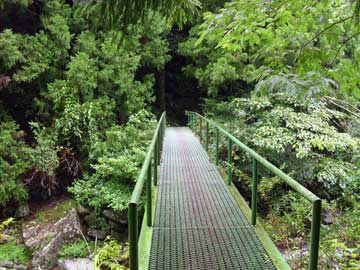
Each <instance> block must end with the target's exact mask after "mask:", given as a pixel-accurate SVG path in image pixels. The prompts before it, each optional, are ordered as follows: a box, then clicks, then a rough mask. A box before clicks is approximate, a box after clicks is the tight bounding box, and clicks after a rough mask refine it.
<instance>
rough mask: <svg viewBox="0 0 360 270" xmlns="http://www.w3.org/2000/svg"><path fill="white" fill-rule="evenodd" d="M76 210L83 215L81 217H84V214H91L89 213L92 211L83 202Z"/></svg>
mask: <svg viewBox="0 0 360 270" xmlns="http://www.w3.org/2000/svg"><path fill="white" fill-rule="evenodd" d="M76 212H77V213H78V215H79V216H81V217H82V216H87V215H89V214H90V213H91V211H90V210H89V209H88V208H86V207H84V206H82V205H81V204H78V205H77V206H76Z"/></svg>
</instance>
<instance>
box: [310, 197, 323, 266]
mask: <svg viewBox="0 0 360 270" xmlns="http://www.w3.org/2000/svg"><path fill="white" fill-rule="evenodd" d="M320 223H321V200H320V199H319V200H316V201H314V202H313V205H312V221H311V240H310V264H309V269H310V270H317V269H318V267H317V265H318V258H319V242H320Z"/></svg>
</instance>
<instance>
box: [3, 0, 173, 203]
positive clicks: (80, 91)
mask: <svg viewBox="0 0 360 270" xmlns="http://www.w3.org/2000/svg"><path fill="white" fill-rule="evenodd" d="M41 5H42V8H41V13H40V14H39V17H40V18H39V27H38V29H36V30H35V32H34V33H21V34H20V33H15V32H14V31H13V30H12V29H3V31H2V32H1V33H0V48H1V53H0V91H1V93H2V95H1V99H0V108H1V111H0V120H1V121H2V123H1V129H0V134H1V136H0V138H1V159H2V160H4V162H1V165H0V166H1V171H0V178H1V183H0V187H1V189H0V190H1V194H3V195H2V196H1V205H2V206H5V205H6V204H7V203H9V202H10V201H14V202H21V201H24V200H26V198H27V196H28V193H29V191H30V193H31V195H32V196H41V197H43V198H47V197H49V196H52V195H53V194H57V193H59V190H64V187H66V186H68V185H69V184H70V183H71V181H72V180H73V179H74V178H80V179H79V180H78V181H76V183H75V185H74V186H73V187H72V188H70V190H71V192H72V193H73V194H74V195H75V197H76V198H77V199H78V200H79V202H81V203H84V204H85V205H87V206H89V207H91V208H95V209H97V210H100V209H101V208H102V207H110V208H114V209H116V210H123V209H125V208H126V204H127V200H128V198H129V193H130V191H131V186H132V185H133V182H134V181H135V179H136V176H137V173H138V170H139V167H140V166H141V163H142V159H143V158H144V151H145V148H146V146H147V142H148V139H149V138H150V136H151V132H152V128H153V127H154V125H153V123H154V120H153V116H152V115H151V113H149V112H148V110H147V108H149V107H148V106H149V105H151V104H152V102H153V101H154V95H153V86H154V83H155V77H154V73H155V72H156V71H157V70H161V69H162V68H163V66H164V64H165V63H166V62H167V61H168V60H169V59H170V57H169V55H168V50H169V49H168V42H167V40H166V39H165V35H166V33H167V32H168V31H169V30H170V25H169V24H168V22H167V21H166V20H165V19H163V18H162V17H161V16H160V15H159V14H158V13H157V12H154V11H150V10H148V9H147V11H146V12H145V11H144V12H145V13H144V14H142V17H143V18H142V20H143V23H142V24H129V25H127V27H126V28H122V30H121V31H114V30H111V29H108V30H104V31H94V30H93V28H92V24H93V21H92V20H91V19H87V18H86V16H85V14H84V13H83V12H78V11H79V9H81V7H76V6H75V7H71V6H70V5H68V4H65V1H63V0H51V1H46V2H45V3H42V4H41ZM13 7H16V8H17V9H20V10H21V9H22V10H23V11H24V12H25V11H27V9H31V8H32V5H31V1H27V2H26V3H25V2H23V1H21V3H20V2H19V3H12V5H10V4H7V3H4V4H3V5H2V8H3V9H4V16H8V15H7V14H8V13H7V12H8V11H9V13H10V10H11V9H12V8H13ZM24 116H25V119H24ZM14 120H15V121H19V120H20V123H21V125H22V128H24V129H25V130H26V136H27V139H28V140H29V142H30V146H28V145H27V144H25V143H24V139H23V138H22V137H23V136H24V135H25V133H24V132H23V131H21V130H20V129H19V126H18V125H17V124H15V122H14ZM127 122H128V123H127ZM148 130H149V131H150V132H148ZM10 174H11V175H10ZM95 191H96V192H95ZM114 194H117V195H118V196H114Z"/></svg>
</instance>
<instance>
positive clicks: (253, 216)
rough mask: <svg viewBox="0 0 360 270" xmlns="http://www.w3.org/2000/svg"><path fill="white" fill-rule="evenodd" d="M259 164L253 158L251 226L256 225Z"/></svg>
mask: <svg viewBox="0 0 360 270" xmlns="http://www.w3.org/2000/svg"><path fill="white" fill-rule="evenodd" d="M258 178H259V171H258V162H257V160H256V159H255V158H253V170H252V192H251V224H252V225H254V226H255V225H256V208H257V187H258Z"/></svg>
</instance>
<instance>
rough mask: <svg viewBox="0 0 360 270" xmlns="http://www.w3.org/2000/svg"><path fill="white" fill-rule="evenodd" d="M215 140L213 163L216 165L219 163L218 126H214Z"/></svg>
mask: <svg viewBox="0 0 360 270" xmlns="http://www.w3.org/2000/svg"><path fill="white" fill-rule="evenodd" d="M215 140H216V142H215V148H216V150H215V155H216V157H215V161H216V162H215V164H216V166H218V165H219V129H218V128H216V139H215Z"/></svg>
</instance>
